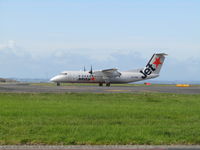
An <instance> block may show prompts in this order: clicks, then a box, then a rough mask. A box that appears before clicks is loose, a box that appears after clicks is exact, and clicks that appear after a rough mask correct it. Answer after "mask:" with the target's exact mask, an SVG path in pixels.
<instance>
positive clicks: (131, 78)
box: [51, 71, 159, 83]
mask: <svg viewBox="0 0 200 150" xmlns="http://www.w3.org/2000/svg"><path fill="white" fill-rule="evenodd" d="M158 76H159V75H158V74H152V75H149V76H148V77H147V78H146V79H151V78H155V77H158ZM108 80H109V81H108ZM140 80H144V79H143V78H142V74H141V73H140V72H121V75H120V76H117V77H109V79H108V78H105V77H104V75H103V74H102V72H101V71H95V73H93V74H90V73H89V72H84V71H65V72H62V73H61V74H59V75H57V76H55V77H53V78H52V79H51V81H52V82H56V83H106V82H109V83H130V82H136V81H140Z"/></svg>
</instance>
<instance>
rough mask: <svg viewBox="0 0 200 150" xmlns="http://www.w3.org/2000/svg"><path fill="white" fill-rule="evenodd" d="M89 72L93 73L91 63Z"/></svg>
mask: <svg viewBox="0 0 200 150" xmlns="http://www.w3.org/2000/svg"><path fill="white" fill-rule="evenodd" d="M89 73H90V74H93V71H92V65H91V69H90V71H89Z"/></svg>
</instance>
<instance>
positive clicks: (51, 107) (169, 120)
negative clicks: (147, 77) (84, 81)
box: [0, 93, 200, 145]
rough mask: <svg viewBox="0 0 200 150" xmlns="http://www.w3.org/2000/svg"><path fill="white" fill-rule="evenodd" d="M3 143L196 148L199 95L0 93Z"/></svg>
mask: <svg viewBox="0 0 200 150" xmlns="http://www.w3.org/2000/svg"><path fill="white" fill-rule="evenodd" d="M6 144H156V145H157V144H200V95H176V94H151V93H143V94H142V93H141V94H89V93H88V94H4V93H1V94H0V145H6Z"/></svg>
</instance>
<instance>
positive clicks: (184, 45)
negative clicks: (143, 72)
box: [0, 0, 200, 80]
mask: <svg viewBox="0 0 200 150" xmlns="http://www.w3.org/2000/svg"><path fill="white" fill-rule="evenodd" d="M199 6H200V1H198V0H196V1H195V0H190V1H188V0H187V1H184V0H168V1H159V0H138V1H136V0H135V1H133V0H123V1H122V0H121V1H119V0H101V1H100V0H99V1H95V0H76V1H67V0H66V1H64V0H57V1H53V0H52V1H51V0H48V1H47V0H43V1H40V0H32V1H31V0H26V1H25V0H24V1H23V0H18V1H13V0H0V19H1V23H0V35H1V36H0V59H1V61H0V67H1V70H2V71H1V74H0V75H1V76H2V77H27V78H46V77H51V76H53V75H54V74H56V73H58V72H60V71H62V70H80V69H82V68H83V66H84V65H85V66H88V68H89V66H90V64H93V65H94V68H96V69H101V68H102V69H104V68H110V67H117V68H119V69H121V70H126V69H127V70H128V69H131V68H137V67H143V66H144V65H145V64H146V62H147V61H148V59H149V58H150V57H151V55H152V54H153V53H155V52H165V53H168V54H169V56H168V58H167V59H166V63H165V66H164V67H163V70H162V73H161V77H160V78H159V79H160V80H178V79H181V80H199V77H198V75H197V74H200V67H199V65H200V29H199V27H200V17H199V16H200V9H199Z"/></svg>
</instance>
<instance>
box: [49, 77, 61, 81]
mask: <svg viewBox="0 0 200 150" xmlns="http://www.w3.org/2000/svg"><path fill="white" fill-rule="evenodd" d="M58 80H59V77H58V76H55V77H53V78H51V79H50V81H51V82H57V81H58Z"/></svg>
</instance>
